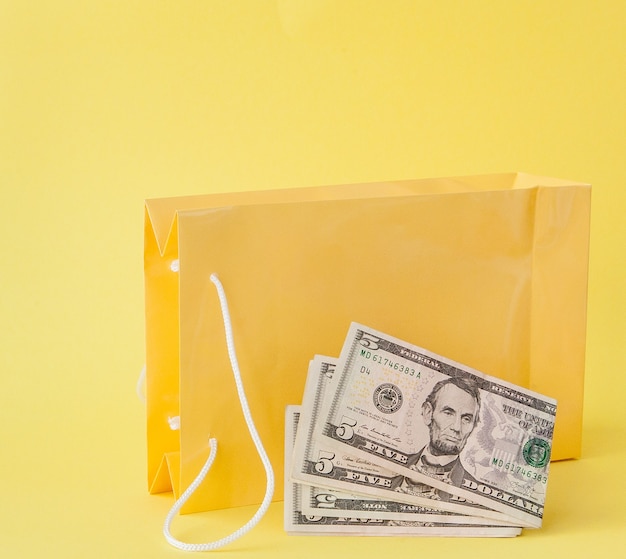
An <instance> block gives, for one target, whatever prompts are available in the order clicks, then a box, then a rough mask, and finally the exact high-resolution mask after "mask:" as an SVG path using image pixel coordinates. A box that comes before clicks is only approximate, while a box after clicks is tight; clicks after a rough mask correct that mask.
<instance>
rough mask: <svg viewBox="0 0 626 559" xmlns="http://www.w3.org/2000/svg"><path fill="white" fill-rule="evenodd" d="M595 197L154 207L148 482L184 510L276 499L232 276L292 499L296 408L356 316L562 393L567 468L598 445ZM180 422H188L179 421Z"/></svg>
mask: <svg viewBox="0 0 626 559" xmlns="http://www.w3.org/2000/svg"><path fill="white" fill-rule="evenodd" d="M590 194H591V188H590V187H589V185H586V184H583V183H575V182H571V181H566V180H559V179H553V178H545V177H537V176H531V175H527V174H522V173H511V174H498V175H486V176H475V177H461V178H445V179H427V180H415V181H402V182H389V183H371V184H354V185H338V186H329V187H315V188H299V189H292V190H276V191H264V192H246V193H228V194H213V195H207V196H195V197H183V198H168V199H156V200H148V201H147V202H146V219H145V280H146V340H147V341H146V351H147V356H146V362H147V383H146V392H147V405H148V408H147V409H148V418H147V422H148V425H147V429H148V432H147V436H148V479H149V487H150V490H151V492H161V491H168V490H170V489H173V490H174V492H175V493H176V494H179V493H180V492H181V491H183V490H184V489H185V488H186V487H188V486H189V484H190V483H191V481H192V480H193V479H194V478H195V476H196V475H197V473H198V471H199V470H200V469H201V467H202V465H203V464H204V461H205V460H206V458H207V456H208V453H209V448H208V443H207V441H208V438H209V436H210V437H215V438H217V440H218V441H219V445H220V446H219V452H218V456H217V459H216V461H215V464H214V466H213V468H212V470H211V471H210V473H209V475H208V477H207V479H206V480H205V482H204V483H203V484H202V485H201V486H200V488H199V489H198V490H197V491H196V493H195V494H194V495H193V496H192V498H191V499H190V500H189V501H188V503H187V505H186V506H185V507H184V508H183V512H194V511H201V510H209V509H214V508H223V507H232V506H239V505H246V504H253V503H259V502H260V501H261V499H262V497H263V494H264V491H265V475H264V470H263V467H262V465H261V462H260V460H259V458H258V457H257V454H256V450H255V448H254V445H253V443H252V441H251V439H250V436H249V434H248V430H247V428H246V425H245V422H244V418H243V415H242V412H241V409H240V407H239V401H238V398H237V392H236V388H235V384H234V381H233V378H232V373H231V369H230V365H229V361H228V354H227V349H226V345H225V341H224V327H223V323H222V316H221V313H220V306H219V301H218V298H217V295H216V293H215V288H214V286H213V285H212V284H211V282H210V281H209V278H210V276H211V274H213V273H215V274H217V275H218V276H219V278H220V279H221V282H222V284H223V285H224V289H225V291H226V294H227V296H228V299H229V305H230V311H231V315H232V326H233V331H234V337H235V343H236V347H237V354H238V358H239V364H240V367H241V373H242V377H243V383H244V386H245V390H246V394H247V396H248V400H249V403H250V408H251V412H252V416H253V417H254V419H255V422H256V425H257V428H258V431H259V433H260V435H261V438H262V440H263V443H264V445H265V448H266V450H267V451H268V454H269V456H270V459H271V461H272V463H273V465H274V470H275V472H276V475H277V480H276V487H277V492H276V494H275V499H282V493H281V491H282V489H281V488H282V486H283V483H282V479H281V476H282V471H283V468H282V464H283V433H284V410H285V406H286V405H287V404H298V403H300V401H301V398H302V391H303V388H304V381H305V376H306V372H307V368H308V362H309V360H310V359H311V358H312V357H313V356H314V355H315V354H326V355H331V356H333V355H338V354H339V352H340V350H341V346H342V343H343V339H344V337H345V335H346V332H347V330H348V327H349V325H350V322H351V321H358V322H360V323H362V324H367V325H369V326H371V327H372V328H376V329H377V330H381V331H384V332H389V333H390V334H391V335H393V336H396V337H398V338H401V339H405V340H410V341H411V342H413V343H415V344H417V345H420V346H422V347H425V348H428V349H429V350H431V351H433V352H436V353H438V354H441V355H445V356H446V357H448V358H450V359H453V360H455V361H458V362H461V363H464V364H467V365H469V366H471V367H474V368H476V369H478V370H480V371H483V372H485V373H487V374H489V375H493V376H496V377H501V378H504V379H506V380H508V381H511V382H514V383H516V384H520V385H523V386H527V387H529V388H531V389H532V390H535V391H537V392H540V393H543V394H546V395H548V396H551V397H554V398H556V399H557V400H558V415H557V420H556V428H555V433H554V447H553V454H552V458H553V459H557V460H558V459H564V458H572V457H577V456H579V454H580V448H581V426H582V403H583V374H584V362H585V328H586V293H587V268H588V241H589V215H590ZM179 425H180V428H178V426H179Z"/></svg>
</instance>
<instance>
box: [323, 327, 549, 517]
mask: <svg viewBox="0 0 626 559" xmlns="http://www.w3.org/2000/svg"><path fill="white" fill-rule="evenodd" d="M339 368H340V374H339V375H338V382H337V384H336V387H335V392H334V395H333V398H332V403H331V405H330V407H329V409H328V411H327V413H326V415H325V418H324V420H323V427H322V432H321V435H320V439H319V441H320V444H322V445H325V446H326V447H327V448H330V449H333V450H335V451H338V452H345V453H347V454H350V455H351V456H354V457H356V458H361V459H363V460H367V461H369V462H372V463H374V464H377V465H379V466H380V467H383V468H385V469H387V470H389V471H392V472H394V473H396V474H400V475H403V476H405V477H406V479H407V480H409V481H410V483H408V485H407V488H408V489H409V490H410V484H411V483H412V482H413V481H417V482H420V483H423V484H426V485H429V486H431V487H433V488H434V489H436V490H437V491H442V492H445V493H447V494H450V495H454V496H456V497H457V498H465V499H468V500H470V501H472V502H475V503H478V504H480V505H483V506H484V507H487V508H489V509H492V510H495V511H499V512H501V513H502V514H504V515H506V516H507V517H508V518H509V519H513V520H514V521H515V522H519V523H520V524H521V525H522V526H530V527H539V526H541V521H542V517H543V508H544V502H545V495H546V487H547V483H548V477H549V461H550V451H551V447H552V434H553V430H554V421H555V416H556V401H555V400H554V399H552V398H549V397H546V396H542V395H540V394H537V393H535V392H532V391H530V390H527V389H525V388H522V387H519V386H515V385H513V384H511V383H508V382H505V381H502V380H500V379H497V378H494V377H490V376H487V375H485V374H483V373H481V372H479V371H476V370H475V369H472V368H470V367H467V366H465V365H462V364H459V363H456V362H454V361H451V360H449V359H447V358H445V357H442V356H440V355H437V354H434V353H432V352H429V351H427V350H425V349H423V348H420V347H417V346H414V345H412V344H410V343H408V342H404V341H402V340H399V339H397V338H394V337H392V336H389V335H387V334H384V333H382V332H378V331H376V330H374V329H371V328H368V327H367V326H363V325H360V324H356V323H353V324H352V325H351V326H350V330H349V333H348V336H347V338H346V341H345V344H344V348H343V350H342V354H341V360H340V365H339Z"/></svg>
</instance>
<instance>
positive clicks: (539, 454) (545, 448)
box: [523, 438, 550, 468]
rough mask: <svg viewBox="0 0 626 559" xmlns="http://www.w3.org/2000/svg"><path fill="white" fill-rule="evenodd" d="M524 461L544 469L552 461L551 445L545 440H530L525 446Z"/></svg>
mask: <svg viewBox="0 0 626 559" xmlns="http://www.w3.org/2000/svg"><path fill="white" fill-rule="evenodd" d="M523 454H524V460H526V464H529V465H530V466H533V467H535V468H543V467H544V466H545V465H546V464H547V463H548V461H549V460H550V445H549V444H548V442H547V441H544V440H543V439H537V438H534V439H530V440H529V441H528V442H527V443H526V444H525V445H524V452H523Z"/></svg>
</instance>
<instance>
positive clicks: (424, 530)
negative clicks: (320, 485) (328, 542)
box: [284, 406, 521, 537]
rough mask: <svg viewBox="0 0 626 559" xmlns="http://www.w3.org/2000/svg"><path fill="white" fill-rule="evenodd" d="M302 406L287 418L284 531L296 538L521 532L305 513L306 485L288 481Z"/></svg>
mask: <svg viewBox="0 0 626 559" xmlns="http://www.w3.org/2000/svg"><path fill="white" fill-rule="evenodd" d="M300 409H301V407H300V406H288V407H287V410H286V417H285V501H284V507H285V512H284V527H285V531H286V532H287V533H289V534H293V535H298V534H301V535H353V536H356V535H361V536H362V535H369V536H447V537H461V536H462V537H514V536H517V535H519V534H520V533H521V528H516V527H513V526H481V525H463V524H457V525H453V524H445V523H439V522H432V521H431V522H417V521H401V520H400V521H398V520H392V519H388V518H376V517H371V518H357V517H354V516H351V515H337V516H328V515H323V514H319V513H320V512H323V511H317V513H318V514H307V513H305V512H303V507H302V490H303V487H304V486H303V485H301V484H299V483H297V482H294V481H292V480H290V479H289V472H290V470H291V463H290V462H291V457H292V456H293V450H294V444H295V438H296V432H297V427H298V421H299V418H300Z"/></svg>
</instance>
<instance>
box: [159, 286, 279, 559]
mask: <svg viewBox="0 0 626 559" xmlns="http://www.w3.org/2000/svg"><path fill="white" fill-rule="evenodd" d="M211 281H212V282H213V284H214V285H215V287H216V289H217V294H218V297H219V300H220V306H221V308H222V317H223V320H224V331H225V334H226V345H227V347H228V357H229V358H230V365H231V367H232V369H233V375H234V376H235V384H236V385H237V394H238V395H239V402H240V403H241V409H242V411H243V415H244V418H245V420H246V424H247V426H248V431H249V432H250V436H251V437H252V440H253V441H254V446H255V447H256V450H257V452H258V453H259V457H260V458H261V462H263V467H264V468H265V476H266V479H267V484H266V488H265V497H264V498H263V502H262V503H261V505H260V506H259V508H258V509H257V511H256V513H255V514H254V516H253V517H252V518H251V519H250V520H249V521H248V522H247V523H246V524H244V525H243V526H242V527H241V528H239V529H238V530H236V531H235V532H233V533H232V534H230V535H228V536H226V537H224V538H222V539H219V540H216V541H213V542H208V543H185V542H181V541H180V540H177V539H176V538H175V537H174V536H172V534H171V532H170V525H171V523H172V520H173V519H174V517H175V516H176V514H177V513H178V511H179V510H180V509H181V508H182V506H183V505H184V504H185V503H186V502H187V500H188V499H189V497H191V495H192V494H193V493H194V491H195V490H196V489H197V488H198V486H199V485H200V484H201V483H202V481H203V480H204V478H205V477H206V475H207V473H208V472H209V470H210V469H211V466H212V465H213V461H214V460H215V456H216V454H217V440H216V439H210V440H209V446H210V447H211V452H210V454H209V457H208V459H207V461H206V462H205V464H204V466H203V467H202V469H201V470H200V473H199V474H198V475H197V477H196V479H194V480H193V482H192V483H191V485H190V486H189V487H188V488H187V490H186V491H185V492H184V493H183V494H182V495H181V496H180V497H179V499H178V500H177V501H176V502H175V503H174V506H173V507H172V508H171V510H170V512H169V513H168V515H167V517H166V519H165V524H164V525H163V535H164V536H165V539H166V540H167V541H168V543H170V544H171V545H173V546H174V547H176V548H178V549H181V550H183V551H213V550H215V549H219V548H220V547H223V546H225V545H227V544H229V543H232V542H234V541H235V540H236V539H238V538H240V537H241V536H243V535H244V534H246V533H247V532H249V531H250V530H251V529H252V528H254V527H255V526H256V525H257V524H258V523H259V521H260V520H261V518H263V515H264V514H265V513H266V512H267V509H268V508H269V506H270V503H271V502H272V497H273V495H274V470H273V469H272V464H271V463H270V460H269V458H268V456H267V452H265V448H264V447H263V443H262V442H261V438H260V437H259V433H258V432H257V430H256V427H255V425H254V421H253V420H252V415H251V413H250V407H249V406H248V400H247V398H246V394H245V392H244V389H243V383H242V381H241V373H240V371H239V363H238V361H237V354H236V353H235V342H234V340H233V331H232V324H231V321H230V312H229V310H228V301H227V300H226V293H225V292H224V288H223V287H222V284H221V282H220V280H219V279H218V277H217V276H216V275H215V274H212V275H211Z"/></svg>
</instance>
